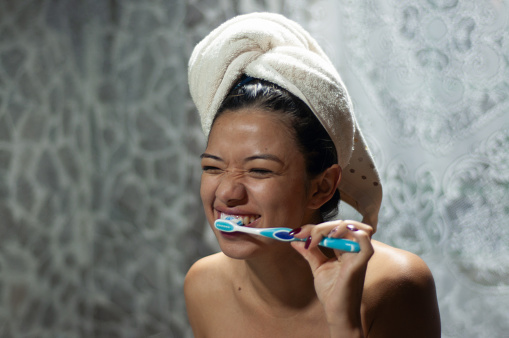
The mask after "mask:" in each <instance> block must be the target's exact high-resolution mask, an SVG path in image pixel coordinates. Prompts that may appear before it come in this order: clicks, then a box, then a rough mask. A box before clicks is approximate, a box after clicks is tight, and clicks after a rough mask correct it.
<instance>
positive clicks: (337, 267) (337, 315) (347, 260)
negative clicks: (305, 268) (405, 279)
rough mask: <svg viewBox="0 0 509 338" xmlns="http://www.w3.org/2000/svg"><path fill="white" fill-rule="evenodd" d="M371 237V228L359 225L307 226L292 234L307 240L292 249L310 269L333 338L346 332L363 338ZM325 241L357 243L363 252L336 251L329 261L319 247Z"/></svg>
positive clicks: (336, 223) (349, 222) (371, 250)
mask: <svg viewBox="0 0 509 338" xmlns="http://www.w3.org/2000/svg"><path fill="white" fill-rule="evenodd" d="M372 233H373V229H372V228H371V227H370V226H369V225H366V224H363V223H360V222H356V221H331V222H326V223H321V224H318V225H305V226H303V227H302V228H300V230H297V229H296V230H294V232H293V234H294V236H295V237H296V238H301V239H307V241H306V242H305V243H303V242H292V246H293V247H294V248H295V249H296V250H297V251H298V252H299V253H300V254H301V255H302V256H303V257H304V258H305V259H306V260H307V261H308V263H309V265H310V266H311V270H312V271H313V276H314V284H315V290H316V293H317V295H318V299H319V300H320V302H321V303H322V305H323V307H324V310H325V313H326V316H327V321H328V323H329V327H330V329H331V334H332V336H333V337H334V336H336V335H338V336H339V335H341V334H344V333H346V332H345V330H348V333H349V334H350V335H349V336H353V335H352V334H353V333H355V332H356V333H358V336H360V337H362V325H361V315H360V307H361V299H362V291H363V288H364V278H365V275H366V268H367V264H368V261H369V259H370V258H371V256H372V255H373V246H372V245H371V235H372ZM324 237H333V238H346V239H350V240H354V241H356V242H358V243H359V245H360V248H361V250H360V252H358V253H349V252H343V251H338V250H334V256H333V257H332V258H331V257H327V256H326V255H325V254H324V253H323V252H322V250H321V249H320V248H319V247H318V243H319V242H320V241H321V240H322V238H324Z"/></svg>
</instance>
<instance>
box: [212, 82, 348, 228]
mask: <svg viewBox="0 0 509 338" xmlns="http://www.w3.org/2000/svg"><path fill="white" fill-rule="evenodd" d="M242 108H260V109H263V110H265V111H272V112H281V113H285V116H286V117H288V118H289V119H290V121H291V122H290V123H291V127H292V128H293V130H294V131H295V136H296V141H297V144H298V146H299V148H300V149H299V150H300V151H301V152H302V154H303V155H304V159H305V163H306V170H307V174H308V175H309V176H310V177H316V175H318V174H320V173H322V172H323V171H324V170H325V169H327V168H329V167H330V166H332V165H333V164H336V163H338V160H337V158H338V157H337V153H336V147H335V146H334V143H333V142H332V140H331V138H330V136H329V134H328V133H327V131H326V130H325V128H324V127H323V126H322V124H321V123H320V121H319V120H318V119H317V117H316V116H315V114H314V113H313V112H312V111H311V109H310V108H309V107H308V106H307V105H306V104H305V103H304V102H303V101H302V100H301V99H299V98H298V97H297V96H295V95H293V94H292V93H290V92H289V91H287V90H285V89H283V88H281V87H280V86H278V85H276V84H273V83H271V82H268V81H264V80H260V79H254V78H253V79H251V78H248V77H246V76H244V77H242V78H241V79H240V82H239V84H238V85H236V86H235V87H234V88H233V90H232V91H231V92H230V93H229V94H228V95H227V96H226V98H225V99H224V101H223V103H222V104H221V106H220V107H219V110H218V112H217V114H216V116H215V117H214V122H215V120H216V119H217V118H218V117H219V116H220V115H221V114H222V113H223V112H225V111H227V110H231V111H234V110H239V109H242ZM214 122H213V123H214ZM339 200H340V195H339V190H338V189H336V191H335V193H334V196H333V197H332V198H331V199H330V200H329V201H327V202H326V203H325V204H324V205H322V206H321V208H320V213H321V216H322V218H323V219H324V220H330V219H332V218H334V217H335V216H336V215H337V213H338V204H339Z"/></svg>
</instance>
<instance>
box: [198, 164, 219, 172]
mask: <svg viewBox="0 0 509 338" xmlns="http://www.w3.org/2000/svg"><path fill="white" fill-rule="evenodd" d="M201 168H202V171H203V172H204V173H207V174H220V173H222V172H223V169H221V168H218V167H214V166H211V165H204V166H202V167H201Z"/></svg>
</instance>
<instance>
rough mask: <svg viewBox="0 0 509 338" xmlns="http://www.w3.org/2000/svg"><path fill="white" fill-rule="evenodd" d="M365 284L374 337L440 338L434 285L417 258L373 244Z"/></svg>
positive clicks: (384, 245)
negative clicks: (373, 251)
mask: <svg viewBox="0 0 509 338" xmlns="http://www.w3.org/2000/svg"><path fill="white" fill-rule="evenodd" d="M373 247H374V249H375V253H374V255H373V257H372V259H371V260H370V262H369V264H368V271H367V274H366V282H365V289H364V291H365V294H364V296H365V299H364V303H365V306H366V312H367V315H368V316H369V322H370V324H369V327H370V328H371V329H370V333H371V336H373V337H376V336H378V335H380V336H384V333H391V335H392V337H400V336H402V337H404V336H406V337H409V336H411V337H421V336H422V337H439V336H440V316H439V310H438V302H437V297H436V289H435V282H434V280H433V276H432V274H431V271H430V269H429V268H428V266H427V265H426V263H425V262H424V261H423V260H422V259H421V258H420V257H419V256H417V255H415V254H413V253H411V252H408V251H405V250H401V249H397V248H394V247H391V246H389V245H386V244H383V243H380V242H377V241H373Z"/></svg>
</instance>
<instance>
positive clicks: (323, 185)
mask: <svg viewBox="0 0 509 338" xmlns="http://www.w3.org/2000/svg"><path fill="white" fill-rule="evenodd" d="M341 173H342V170H341V167H340V166H339V165H338V164H334V165H332V166H330V167H329V168H327V169H325V171H324V172H322V173H321V174H319V175H318V176H317V177H315V178H314V179H313V180H312V181H311V190H310V200H309V204H308V206H309V208H311V209H319V208H320V207H321V206H322V205H324V204H325V202H327V201H328V200H330V199H331V198H332V196H333V195H334V193H335V192H336V189H337V188H338V185H339V181H340V180H341Z"/></svg>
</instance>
